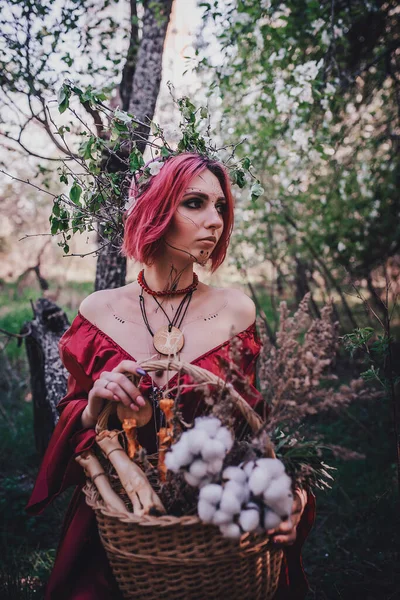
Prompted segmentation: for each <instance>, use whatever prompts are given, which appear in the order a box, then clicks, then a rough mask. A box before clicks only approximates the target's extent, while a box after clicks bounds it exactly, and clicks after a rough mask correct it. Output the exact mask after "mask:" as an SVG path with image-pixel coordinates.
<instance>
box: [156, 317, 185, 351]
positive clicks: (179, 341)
mask: <svg viewBox="0 0 400 600" xmlns="http://www.w3.org/2000/svg"><path fill="white" fill-rule="evenodd" d="M184 343H185V338H184V336H183V333H182V331H181V330H180V329H178V328H177V327H172V329H171V331H169V327H168V325H163V326H162V327H160V329H158V331H156V332H155V334H154V337H153V346H154V348H155V349H156V350H157V352H159V353H160V354H165V355H167V356H169V355H170V354H177V353H178V352H179V351H180V350H182V348H183V344H184Z"/></svg>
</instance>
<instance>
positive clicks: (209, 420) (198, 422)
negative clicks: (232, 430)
mask: <svg viewBox="0 0 400 600" xmlns="http://www.w3.org/2000/svg"><path fill="white" fill-rule="evenodd" d="M194 426H195V428H196V429H199V430H200V429H201V430H203V431H206V432H207V433H208V435H209V436H210V437H214V436H215V435H216V433H217V431H218V429H219V428H220V427H221V421H220V420H219V419H217V417H197V418H196V419H195V420H194Z"/></svg>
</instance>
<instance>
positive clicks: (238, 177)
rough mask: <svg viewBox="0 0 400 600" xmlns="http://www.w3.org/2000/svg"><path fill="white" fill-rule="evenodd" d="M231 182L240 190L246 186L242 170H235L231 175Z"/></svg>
mask: <svg viewBox="0 0 400 600" xmlns="http://www.w3.org/2000/svg"><path fill="white" fill-rule="evenodd" d="M232 180H233V183H236V185H238V186H239V187H240V188H244V186H245V185H246V178H245V172H244V171H243V170H242V169H235V170H234V171H233V173H232Z"/></svg>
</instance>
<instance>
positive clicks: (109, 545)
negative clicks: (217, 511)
mask: <svg viewBox="0 0 400 600" xmlns="http://www.w3.org/2000/svg"><path fill="white" fill-rule="evenodd" d="M141 366H142V368H144V369H146V370H147V371H153V370H159V369H164V370H166V369H167V370H172V371H180V372H183V373H188V374H189V375H190V376H191V378H192V379H193V380H194V381H196V382H202V383H204V382H208V383H211V384H214V385H215V384H216V385H226V384H225V382H224V381H223V380H222V379H220V378H218V377H217V376H216V375H213V374H212V373H210V372H209V371H206V370H205V369H201V368H200V367H197V366H195V365H191V364H189V363H183V362H180V361H176V360H168V361H167V360H160V361H146V363H143V364H142V365H141ZM230 395H231V397H232V399H233V401H234V402H235V404H236V406H237V407H238V408H239V410H240V411H241V412H242V414H243V416H244V417H245V418H246V420H247V421H248V423H249V425H250V427H251V428H252V429H253V430H254V431H257V430H258V428H259V426H260V424H261V422H260V418H259V417H258V415H257V414H256V413H255V412H254V411H253V410H252V409H251V407H250V406H249V405H248V404H247V403H246V402H245V401H244V400H243V398H241V396H239V394H237V392H236V391H235V390H234V389H233V387H231V388H230ZM99 422H101V423H102V424H101V426H100V429H102V428H104V425H105V421H104V418H103V419H99ZM84 493H85V495H86V502H87V504H88V505H89V506H90V507H92V508H93V510H94V511H95V513H96V519H97V524H98V529H99V533H100V537H101V540H102V543H103V546H104V548H105V550H106V553H107V556H108V559H109V561H110V564H111V567H112V570H113V573H114V575H115V578H116V580H117V582H118V585H119V588H120V590H121V592H122V595H123V597H124V598H130V599H132V600H133V599H134V600H153V599H154V600H160V598H165V599H166V600H180V599H182V600H195V599H198V600H208V599H210V600H211V599H216V598H220V597H221V598H229V600H236V599H237V600H239V599H240V600H261V599H262V600H270V599H272V598H273V596H274V594H275V592H276V589H277V585H278V579H279V573H280V568H281V562H282V550H281V549H279V548H276V547H274V546H273V545H272V544H271V543H270V540H269V538H268V537H267V536H260V535H255V534H252V533H247V534H244V535H243V536H242V537H241V538H240V540H228V539H226V538H224V537H223V536H222V535H221V534H220V532H219V530H218V528H217V527H215V526H213V525H205V524H203V523H202V522H201V521H200V520H199V518H198V517H197V516H183V517H174V516H168V515H165V516H160V517H153V516H143V517H138V516H135V515H134V514H133V513H129V514H127V515H121V514H117V513H114V512H112V511H110V510H109V509H108V508H107V507H106V506H105V504H104V502H103V501H102V499H101V497H100V495H99V493H98V491H97V488H96V487H95V485H94V484H93V483H92V482H91V481H88V482H87V484H86V486H85V488H84Z"/></svg>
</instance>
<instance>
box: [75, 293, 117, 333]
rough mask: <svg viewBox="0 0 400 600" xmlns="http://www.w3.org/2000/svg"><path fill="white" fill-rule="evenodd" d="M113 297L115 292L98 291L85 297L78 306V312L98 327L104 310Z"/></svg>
mask: <svg viewBox="0 0 400 600" xmlns="http://www.w3.org/2000/svg"><path fill="white" fill-rule="evenodd" d="M114 297H115V290H98V291H97V292H93V294H90V295H89V296H87V297H86V298H85V299H84V300H83V301H82V302H81V304H80V306H79V312H80V313H81V315H82V316H83V317H85V319H88V321H91V322H92V323H94V325H99V318H100V316H101V314H102V313H104V308H105V307H106V306H107V304H108V303H109V302H110V301H112V300H113V298H114Z"/></svg>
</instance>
